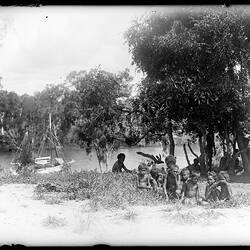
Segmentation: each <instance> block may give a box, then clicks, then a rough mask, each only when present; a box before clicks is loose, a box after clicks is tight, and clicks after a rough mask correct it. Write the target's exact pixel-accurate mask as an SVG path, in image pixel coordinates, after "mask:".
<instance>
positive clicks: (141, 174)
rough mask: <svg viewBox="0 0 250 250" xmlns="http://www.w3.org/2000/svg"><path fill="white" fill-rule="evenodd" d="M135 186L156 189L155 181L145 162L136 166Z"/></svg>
mask: <svg viewBox="0 0 250 250" xmlns="http://www.w3.org/2000/svg"><path fill="white" fill-rule="evenodd" d="M137 187H138V188H140V189H147V190H149V189H152V188H153V189H154V190H156V189H157V183H156V181H155V180H154V178H153V177H152V176H151V175H150V173H149V168H148V166H147V165H146V164H145V163H140V165H139V166H138V175H137Z"/></svg>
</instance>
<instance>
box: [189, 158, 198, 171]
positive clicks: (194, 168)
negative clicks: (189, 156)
mask: <svg viewBox="0 0 250 250" xmlns="http://www.w3.org/2000/svg"><path fill="white" fill-rule="evenodd" d="M187 168H188V169H189V171H190V172H193V171H195V172H201V165H200V161H199V159H198V158H195V159H194V161H193V164H191V165H189V166H188V167H187Z"/></svg>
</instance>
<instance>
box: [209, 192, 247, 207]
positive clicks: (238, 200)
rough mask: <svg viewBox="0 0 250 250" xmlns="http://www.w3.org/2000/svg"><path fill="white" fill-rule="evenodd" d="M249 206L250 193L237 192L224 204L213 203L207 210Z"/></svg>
mask: <svg viewBox="0 0 250 250" xmlns="http://www.w3.org/2000/svg"><path fill="white" fill-rule="evenodd" d="M244 206H250V193H242V192H237V193H236V194H235V195H233V197H232V199H231V200H229V201H224V202H220V201H219V202H214V203H210V204H209V206H208V207H209V209H211V208H213V209H217V208H240V207H244Z"/></svg>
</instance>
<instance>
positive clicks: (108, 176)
mask: <svg viewBox="0 0 250 250" xmlns="http://www.w3.org/2000/svg"><path fill="white" fill-rule="evenodd" d="M0 182H1V183H24V184H36V188H35V190H34V198H35V199H38V200H44V199H46V197H47V195H48V194H56V196H57V195H58V197H57V198H58V199H57V198H52V200H47V201H46V202H47V204H59V203H60V201H63V200H86V199H87V200H89V203H88V204H89V207H90V209H91V210H92V211H97V210H100V209H109V210H113V209H126V208H127V207H128V206H135V205H139V206H140V205H146V206H156V205H166V201H165V200H163V199H160V198H159V197H158V196H157V195H156V193H155V192H154V191H152V190H149V191H146V190H139V189H137V187H136V174H129V173H119V174H114V173H111V172H108V173H103V174H101V173H98V172H96V171H80V172H77V171H75V172H73V173H63V172H57V173H49V174H36V173H33V172H29V174H27V175H26V176H24V175H18V176H13V175H11V174H9V173H6V174H5V175H4V176H1V177H0ZM205 184H206V183H205V182H204V180H202V182H200V188H201V189H200V190H201V193H202V194H204V189H205ZM59 194H60V195H59ZM249 205H250V196H249V194H245V193H236V194H235V195H234V196H233V199H232V200H230V201H228V202H224V203H221V202H218V203H213V204H209V205H208V206H206V208H208V209H211V208H230V207H233V208H235V207H241V206H249ZM181 209H182V205H181V204H179V203H178V202H177V203H172V202H168V203H167V207H166V212H171V211H180V210H181Z"/></svg>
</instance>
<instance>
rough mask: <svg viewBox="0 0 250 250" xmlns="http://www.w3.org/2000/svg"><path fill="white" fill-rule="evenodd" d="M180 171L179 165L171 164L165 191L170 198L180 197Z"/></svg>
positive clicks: (164, 185) (165, 182)
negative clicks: (178, 191)
mask: <svg viewBox="0 0 250 250" xmlns="http://www.w3.org/2000/svg"><path fill="white" fill-rule="evenodd" d="M178 172H179V167H178V166H177V165H171V166H170V169H169V170H168V173H167V176H166V178H165V180H164V184H163V188H164V193H165V194H166V195H167V196H168V197H169V199H179V195H178V193H177V190H178V187H179V184H178Z"/></svg>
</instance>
